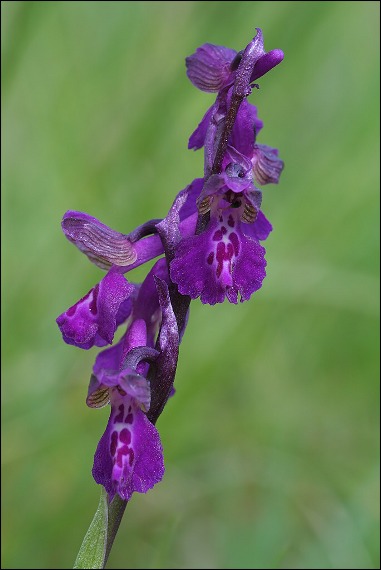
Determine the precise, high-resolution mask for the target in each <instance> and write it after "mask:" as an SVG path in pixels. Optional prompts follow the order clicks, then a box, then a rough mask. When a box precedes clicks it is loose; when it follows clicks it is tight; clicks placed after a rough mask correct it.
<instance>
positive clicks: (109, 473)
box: [93, 390, 164, 501]
mask: <svg viewBox="0 0 381 570" xmlns="http://www.w3.org/2000/svg"><path fill="white" fill-rule="evenodd" d="M111 401H112V410H111V415H110V419H109V421H108V424H107V428H106V431H105V432H104V434H103V436H102V438H101V440H100V442H99V444H98V447H97V450H96V452H95V455H94V466H93V477H94V479H95V481H96V483H98V484H100V485H103V486H104V488H105V489H106V491H107V493H108V495H109V499H110V500H112V499H113V497H114V495H115V494H116V493H118V495H119V496H120V497H121V498H122V499H124V500H125V501H128V500H129V499H130V498H131V495H132V493H134V492H137V493H146V492H147V491H148V490H149V489H151V488H152V487H153V486H154V485H155V484H156V483H159V482H160V481H161V479H162V478H163V475H164V460H163V448H162V445H161V442H160V436H159V433H158V431H157V429H156V428H155V426H153V425H152V424H151V422H150V421H149V420H148V418H147V416H146V415H145V414H144V412H142V410H141V409H140V408H139V407H138V406H137V404H136V403H135V401H134V400H133V399H132V398H131V397H129V396H124V397H123V396H121V395H120V394H119V393H118V392H117V390H113V394H112V399H111Z"/></svg>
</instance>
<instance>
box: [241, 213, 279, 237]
mask: <svg viewBox="0 0 381 570" xmlns="http://www.w3.org/2000/svg"><path fill="white" fill-rule="evenodd" d="M272 229H273V227H272V225H271V224H270V222H269V221H268V219H267V218H266V216H265V215H264V213H263V212H262V210H259V212H258V215H257V217H256V220H255V222H253V223H251V224H242V231H243V233H244V234H245V235H246V236H248V237H250V238H252V239H254V240H259V241H264V240H265V239H267V238H268V237H269V234H270V232H271V231H272Z"/></svg>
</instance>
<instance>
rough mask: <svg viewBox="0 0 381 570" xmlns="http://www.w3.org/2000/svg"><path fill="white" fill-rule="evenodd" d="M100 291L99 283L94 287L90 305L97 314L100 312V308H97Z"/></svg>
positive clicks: (92, 311) (91, 309) (94, 313)
mask: <svg viewBox="0 0 381 570" xmlns="http://www.w3.org/2000/svg"><path fill="white" fill-rule="evenodd" d="M98 292H99V283H98V285H96V286H95V287H94V289H93V299H92V301H91V303H90V305H89V309H90V312H91V313H92V314H93V315H96V314H97V312H98V309H97V299H98Z"/></svg>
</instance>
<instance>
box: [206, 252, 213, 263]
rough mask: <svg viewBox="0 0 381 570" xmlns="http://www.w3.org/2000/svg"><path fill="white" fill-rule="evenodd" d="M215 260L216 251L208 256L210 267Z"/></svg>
mask: <svg viewBox="0 0 381 570" xmlns="http://www.w3.org/2000/svg"><path fill="white" fill-rule="evenodd" d="M213 260H214V251H211V252H210V253H209V255H208V257H207V258H206V261H207V263H209V265H212V263H213Z"/></svg>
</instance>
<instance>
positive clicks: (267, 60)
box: [250, 49, 284, 83]
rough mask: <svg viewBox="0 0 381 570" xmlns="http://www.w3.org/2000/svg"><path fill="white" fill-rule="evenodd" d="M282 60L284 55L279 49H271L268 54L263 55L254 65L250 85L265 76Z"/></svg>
mask: <svg viewBox="0 0 381 570" xmlns="http://www.w3.org/2000/svg"><path fill="white" fill-rule="evenodd" d="M283 58H284V53H283V52H282V50H281V49H273V50H271V51H269V52H268V53H265V54H264V55H263V56H262V57H261V58H260V59H259V60H258V61H257V62H256V64H255V66H254V69H253V72H252V74H251V78H250V82H251V83H252V82H253V81H255V80H256V79H259V78H260V77H262V75H265V73H267V72H268V71H270V70H271V69H272V68H273V67H275V66H276V65H278V64H279V63H281V61H283Z"/></svg>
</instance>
